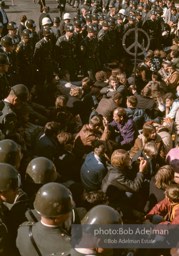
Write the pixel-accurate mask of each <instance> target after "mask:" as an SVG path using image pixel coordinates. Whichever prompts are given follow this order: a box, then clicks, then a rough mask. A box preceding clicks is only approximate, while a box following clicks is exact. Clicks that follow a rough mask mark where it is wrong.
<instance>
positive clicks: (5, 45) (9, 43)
mask: <svg viewBox="0 0 179 256" xmlns="http://www.w3.org/2000/svg"><path fill="white" fill-rule="evenodd" d="M1 46H2V50H3V52H4V53H5V54H6V55H7V56H8V58H9V62H10V65H9V69H8V71H7V75H8V81H9V83H10V84H11V85H15V84H16V83H17V82H18V74H17V66H16V53H15V43H14V40H13V38H12V37H10V36H9V35H6V36H4V37H2V38H1Z"/></svg>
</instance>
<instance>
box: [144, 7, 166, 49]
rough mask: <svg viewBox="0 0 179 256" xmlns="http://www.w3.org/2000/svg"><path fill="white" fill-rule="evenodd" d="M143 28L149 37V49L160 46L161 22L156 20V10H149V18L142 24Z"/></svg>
mask: <svg viewBox="0 0 179 256" xmlns="http://www.w3.org/2000/svg"><path fill="white" fill-rule="evenodd" d="M143 29H144V30H145V31H146V32H147V33H148V35H149V38H150V49H151V50H156V49H160V48H161V43H160V42H161V31H162V29H161V24H160V22H159V21H158V20H157V12H156V11H155V10H152V11H151V15H150V19H149V20H146V21H145V22H144V24H143Z"/></svg>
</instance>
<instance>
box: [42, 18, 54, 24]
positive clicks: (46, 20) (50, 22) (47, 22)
mask: <svg viewBox="0 0 179 256" xmlns="http://www.w3.org/2000/svg"><path fill="white" fill-rule="evenodd" d="M45 25H52V21H51V19H50V18H48V17H44V18H43V19H42V26H45Z"/></svg>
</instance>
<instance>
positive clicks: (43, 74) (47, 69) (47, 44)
mask: <svg viewBox="0 0 179 256" xmlns="http://www.w3.org/2000/svg"><path fill="white" fill-rule="evenodd" d="M33 62H34V65H35V66H36V79H37V84H38V85H39V90H40V89H42V88H43V86H44V84H45V82H46V83H49V82H51V79H52V77H53V73H54V71H56V69H57V66H56V63H55V52H54V41H53V31H52V29H51V28H50V27H46V28H44V29H43V38H42V39H41V40H40V41H39V42H37V43H36V45H35V50H34V55H33ZM38 93H42V91H39V92H38Z"/></svg>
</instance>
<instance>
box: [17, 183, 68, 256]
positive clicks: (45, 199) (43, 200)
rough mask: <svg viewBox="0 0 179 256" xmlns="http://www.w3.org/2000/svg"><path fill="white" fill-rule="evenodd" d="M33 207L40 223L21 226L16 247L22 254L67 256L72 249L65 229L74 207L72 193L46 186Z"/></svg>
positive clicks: (56, 187)
mask: <svg viewBox="0 0 179 256" xmlns="http://www.w3.org/2000/svg"><path fill="white" fill-rule="evenodd" d="M34 208H35V210H36V211H37V212H38V213H39V214H40V216H41V221H38V222H36V223H35V224H32V223H24V224H23V225H21V226H20V227H19V230H18V235H17V240H16V244H17V247H18V249H19V252H20V255H21V256H32V255H33V256H36V255H37V256H39V255H50V254H52V253H54V254H55V253H57V252H60V253H61V255H65V254H66V252H68V251H69V250H70V248H71V244H70V237H69V234H68V233H67V231H66V229H64V228H63V224H64V222H65V221H67V220H68V219H69V216H70V215H71V212H72V208H73V202H72V195H71V192H70V191H69V190H68V189H67V188H66V187H65V186H63V185H62V184H59V183H55V182H50V183H48V184H45V185H43V186H42V187H41V188H40V189H39V191H38V192H37V195H36V198H35V201H34Z"/></svg>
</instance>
